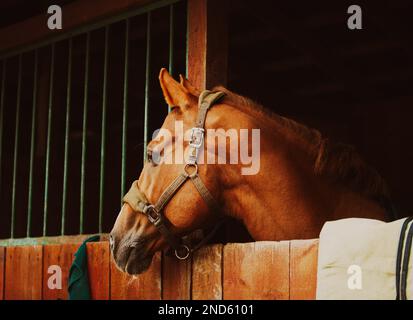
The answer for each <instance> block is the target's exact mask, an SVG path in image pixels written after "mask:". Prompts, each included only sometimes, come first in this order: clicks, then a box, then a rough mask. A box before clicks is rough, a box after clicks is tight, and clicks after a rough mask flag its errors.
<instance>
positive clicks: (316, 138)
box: [213, 86, 389, 199]
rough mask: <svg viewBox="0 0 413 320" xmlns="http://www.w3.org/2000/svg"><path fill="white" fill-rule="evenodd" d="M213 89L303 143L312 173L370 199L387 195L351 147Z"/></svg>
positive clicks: (372, 171)
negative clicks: (308, 151) (311, 164)
mask: <svg viewBox="0 0 413 320" xmlns="http://www.w3.org/2000/svg"><path fill="white" fill-rule="evenodd" d="M213 90H216V91H223V92H225V93H226V95H225V99H224V100H223V102H224V103H227V104H229V105H231V106H233V107H235V108H237V109H239V110H242V111H245V112H247V113H248V114H250V115H253V116H255V117H259V118H262V120H263V121H272V122H274V121H275V122H276V123H277V124H278V126H279V127H280V128H282V129H284V131H285V132H286V133H287V134H293V135H295V136H296V137H297V138H298V139H299V140H301V141H304V142H305V143H307V144H308V146H309V148H308V149H309V150H310V152H311V153H312V154H311V156H312V157H313V159H314V166H313V168H314V172H315V174H317V175H319V176H323V177H326V178H328V179H330V180H331V181H333V182H334V183H336V184H340V185H343V186H344V187H347V188H348V189H350V190H352V191H354V192H357V193H359V194H361V195H363V196H366V197H368V198H371V199H377V198H380V197H389V192H388V188H387V185H386V183H385V181H384V179H383V178H382V177H381V176H380V175H379V173H378V172H377V171H376V170H375V169H373V168H372V167H370V166H369V165H368V164H367V163H366V162H365V161H364V160H363V159H362V158H361V157H360V155H359V154H358V153H357V152H356V150H355V149H354V147H353V146H351V145H346V144H343V143H333V142H331V141H329V140H328V139H324V138H323V137H322V135H321V133H320V132H319V131H318V130H316V129H312V128H309V127H307V126H305V125H303V124H301V123H298V122H296V121H294V120H291V119H288V118H285V117H282V116H280V115H278V114H276V113H274V112H272V111H271V110H268V109H266V108H265V107H263V106H262V105H261V104H259V103H257V102H255V101H253V100H251V99H249V98H246V97H243V96H241V95H238V94H236V93H234V92H232V91H230V90H228V89H226V88H225V87H221V86H219V87H215V88H214V89H213Z"/></svg>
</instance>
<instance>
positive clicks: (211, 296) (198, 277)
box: [192, 244, 223, 300]
mask: <svg viewBox="0 0 413 320" xmlns="http://www.w3.org/2000/svg"><path fill="white" fill-rule="evenodd" d="M222 250H223V245H222V244H217V245H213V246H208V247H203V248H201V249H199V250H198V251H197V252H195V254H194V257H193V264H192V299H194V300H221V299H222Z"/></svg>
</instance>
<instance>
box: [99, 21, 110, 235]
mask: <svg viewBox="0 0 413 320" xmlns="http://www.w3.org/2000/svg"><path fill="white" fill-rule="evenodd" d="M108 56H109V26H106V27H105V57H104V62H103V90H102V91H103V92H102V124H101V132H100V137H101V140H100V184H99V233H102V224H103V193H104V189H105V155H106V105H107V85H108Z"/></svg>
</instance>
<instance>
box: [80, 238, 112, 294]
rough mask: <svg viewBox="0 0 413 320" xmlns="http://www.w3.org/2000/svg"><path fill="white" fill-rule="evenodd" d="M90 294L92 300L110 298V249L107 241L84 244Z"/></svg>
mask: <svg viewBox="0 0 413 320" xmlns="http://www.w3.org/2000/svg"><path fill="white" fill-rule="evenodd" d="M86 248H87V260H88V273H89V283H90V294H91V296H92V299H93V300H108V299H109V297H110V286H109V282H110V249H109V242H108V241H101V242H89V243H87V244H86Z"/></svg>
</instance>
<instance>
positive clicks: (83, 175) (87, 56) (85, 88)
mask: <svg viewBox="0 0 413 320" xmlns="http://www.w3.org/2000/svg"><path fill="white" fill-rule="evenodd" d="M89 60H90V32H88V33H86V50H85V83H84V86H83V122H82V159H81V164H80V165H81V168H80V210H79V233H80V234H82V233H83V220H84V215H85V178H86V156H87V103H88V98H89V95H88V93H89Z"/></svg>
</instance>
